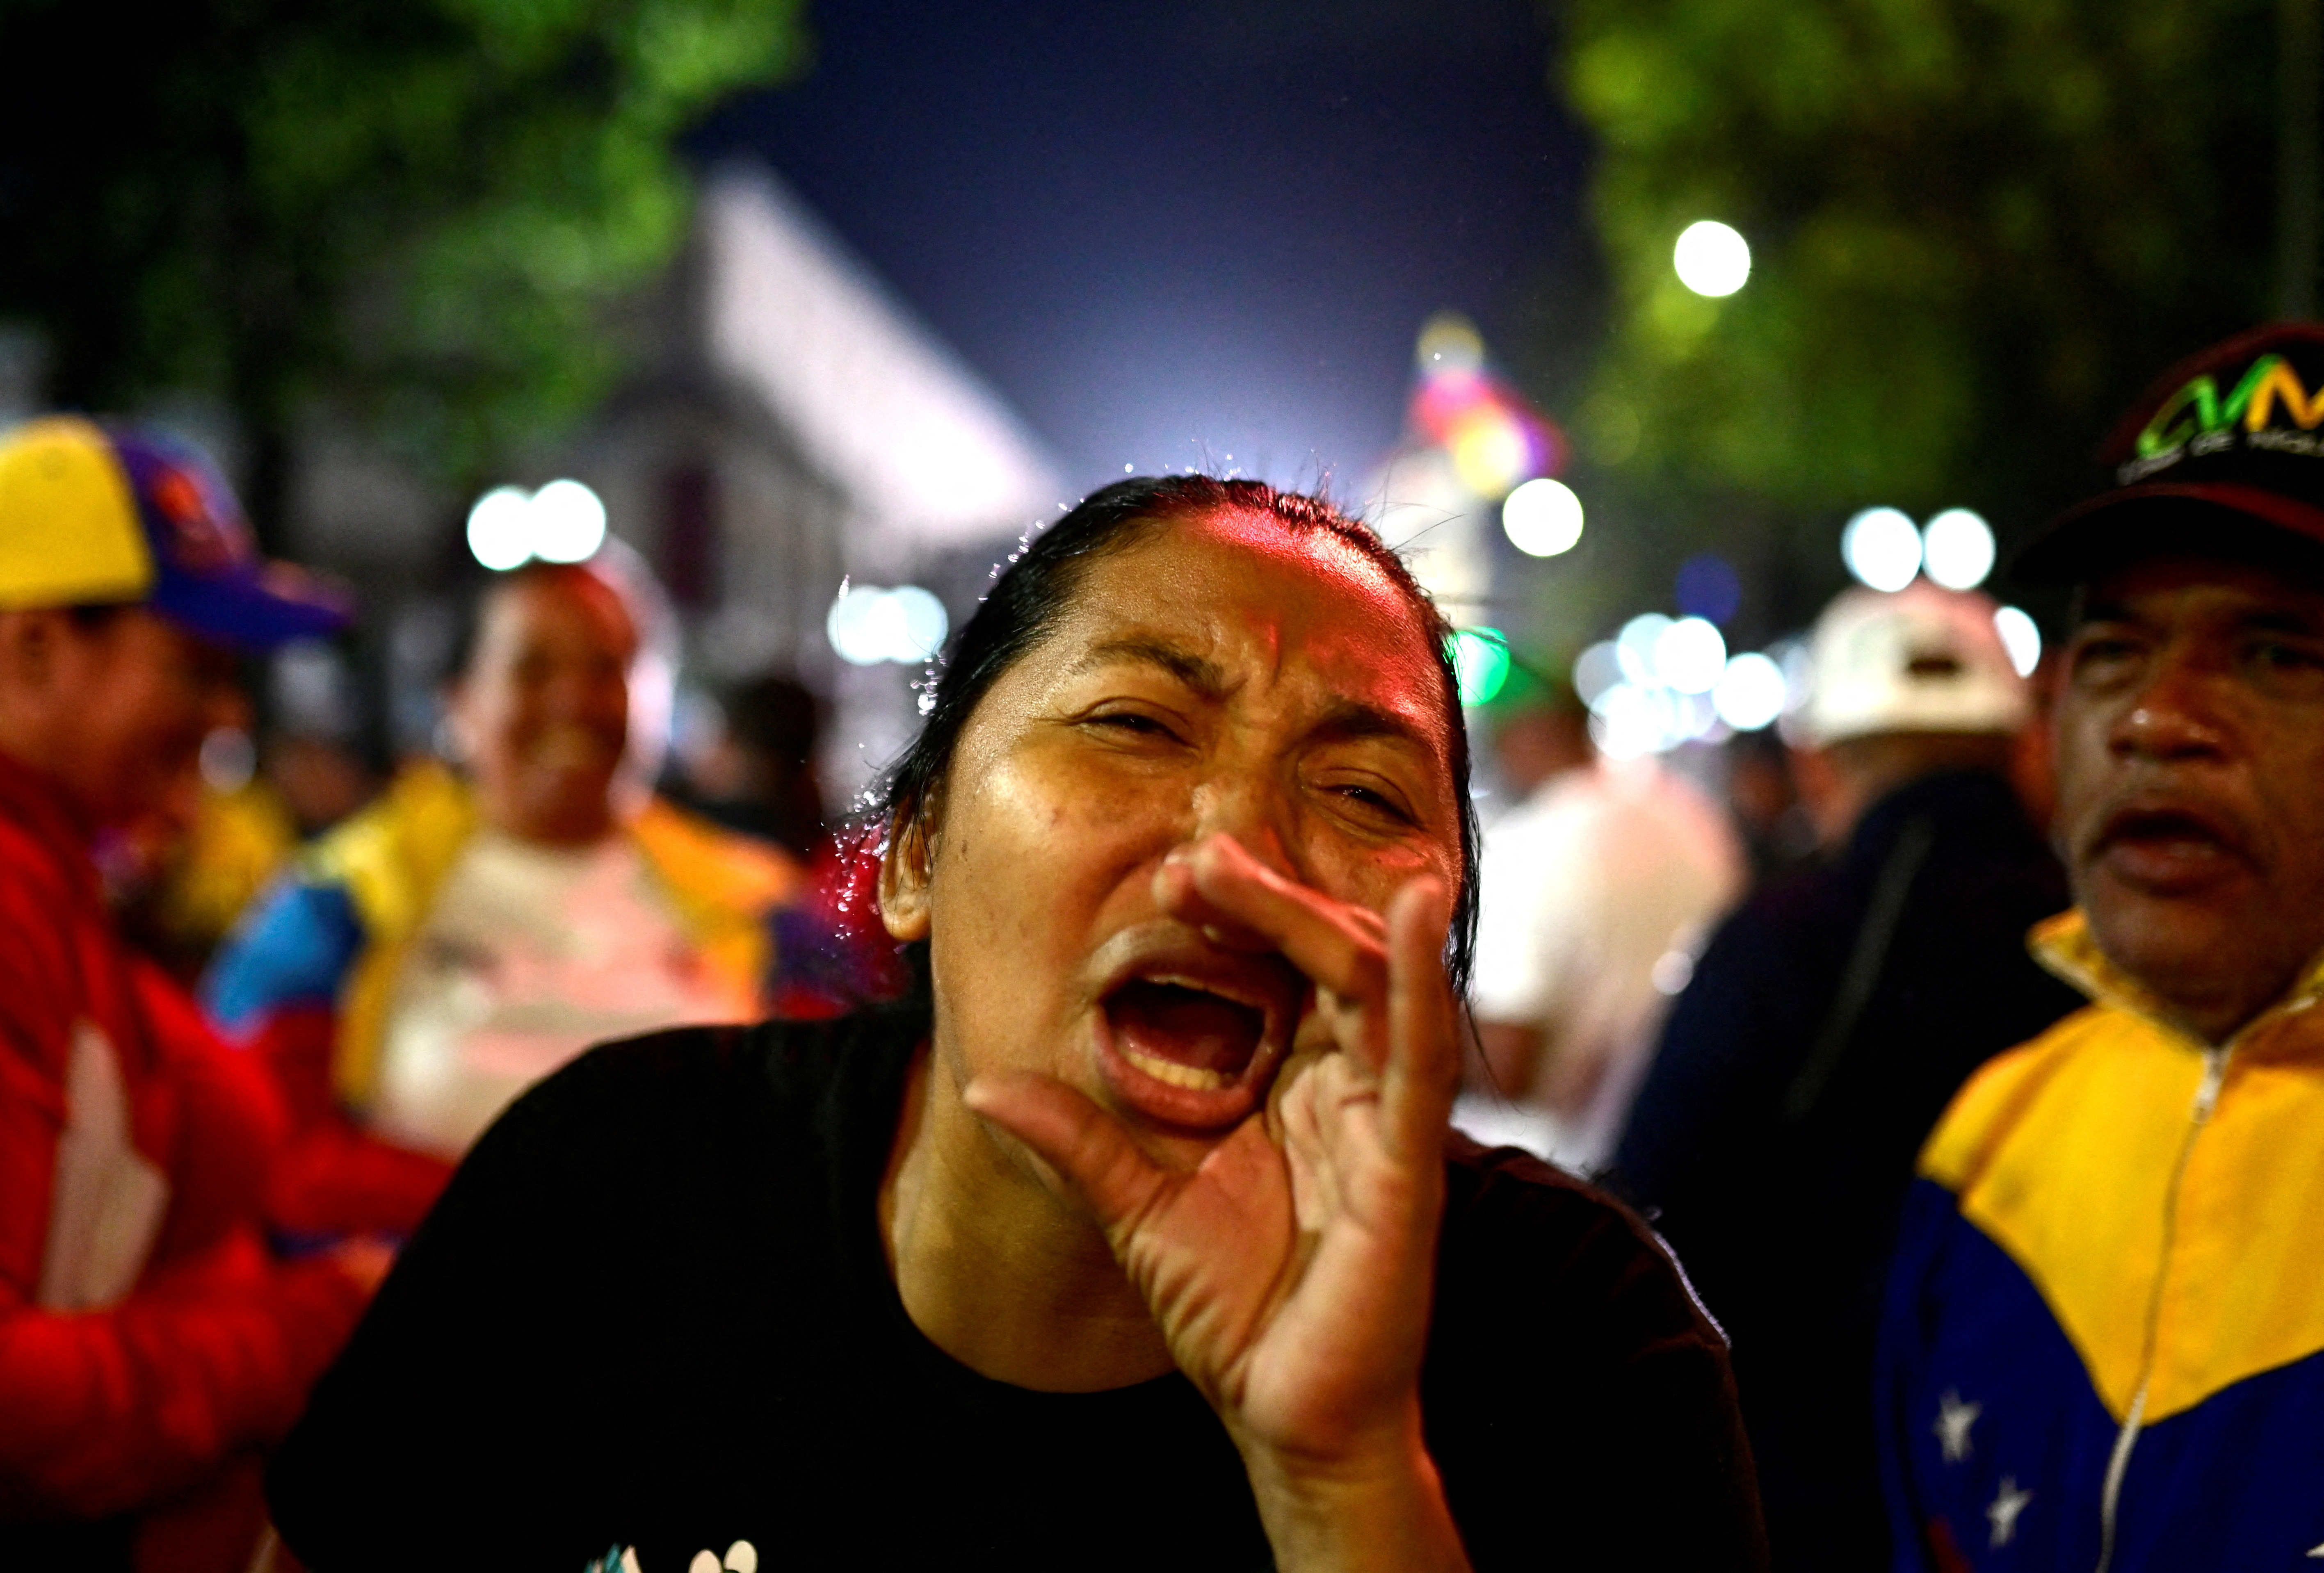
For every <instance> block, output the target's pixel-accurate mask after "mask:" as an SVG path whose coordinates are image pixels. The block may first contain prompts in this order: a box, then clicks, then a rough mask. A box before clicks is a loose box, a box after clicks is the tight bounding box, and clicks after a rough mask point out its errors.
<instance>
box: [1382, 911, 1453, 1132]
mask: <svg viewBox="0 0 2324 1573" xmlns="http://www.w3.org/2000/svg"><path fill="white" fill-rule="evenodd" d="M1451 922H1452V902H1451V899H1450V897H1448V895H1447V893H1446V891H1445V889H1444V887H1443V884H1442V883H1441V882H1439V881H1438V880H1437V879H1435V878H1432V877H1430V876H1428V875H1423V876H1421V877H1420V878H1416V879H1414V880H1411V881H1409V882H1408V883H1407V884H1406V886H1405V887H1404V888H1403V889H1401V890H1399V891H1397V893H1396V898H1395V899H1394V900H1392V901H1390V902H1389V903H1388V1064H1387V1067H1386V1069H1385V1070H1384V1072H1382V1074H1381V1077H1380V1117H1381V1118H1380V1127H1381V1136H1382V1139H1383V1140H1384V1141H1385V1142H1387V1143H1388V1145H1389V1146H1390V1150H1391V1151H1392V1152H1393V1153H1394V1154H1396V1155H1397V1156H1399V1157H1402V1156H1406V1155H1411V1154H1419V1153H1426V1152H1434V1150H1435V1147H1436V1145H1437V1144H1439V1143H1441V1141H1442V1140H1443V1131H1444V1127H1445V1124H1446V1122H1447V1121H1448V1120H1449V1119H1450V1118H1452V1097H1453V1093H1454V1092H1455V1090H1457V1088H1458V1084H1459V1082H1460V1079H1461V1050H1460V1039H1459V1036H1458V1035H1457V1034H1456V1033H1455V1032H1454V1030H1453V1023H1452V997H1451V995H1450V993H1449V991H1448V990H1447V989H1446V988H1445V986H1444V961H1443V957H1444V931H1445V929H1446V928H1447V927H1448V926H1449V925H1450V924H1451Z"/></svg>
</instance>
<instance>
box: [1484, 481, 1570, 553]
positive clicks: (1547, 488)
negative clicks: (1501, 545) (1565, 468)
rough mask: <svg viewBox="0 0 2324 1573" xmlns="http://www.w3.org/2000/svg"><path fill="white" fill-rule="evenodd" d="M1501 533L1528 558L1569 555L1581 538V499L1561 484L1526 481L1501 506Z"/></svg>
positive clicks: (1556, 482)
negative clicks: (1568, 552)
mask: <svg viewBox="0 0 2324 1573" xmlns="http://www.w3.org/2000/svg"><path fill="white" fill-rule="evenodd" d="M1501 529H1502V531H1503V532H1504V533H1505V534H1507V535H1508V538H1509V544H1510V545H1511V546H1514V547H1517V550H1519V551H1521V552H1523V553H1525V554H1526V556H1527V557H1555V556H1557V555H1558V554H1559V553H1560V552H1567V551H1572V549H1573V543H1574V542H1576V541H1578V540H1580V539H1581V538H1582V499H1581V498H1579V497H1577V496H1575V495H1574V494H1573V488H1572V487H1571V486H1569V485H1567V484H1566V483H1564V482H1563V481H1553V480H1551V479H1550V478H1549V477H1548V476H1546V475H1544V476H1542V477H1540V478H1539V479H1537V480H1532V481H1527V482H1526V483H1525V484H1524V485H1522V486H1520V487H1518V488H1517V490H1516V491H1514V492H1510V493H1509V494H1508V498H1507V499H1506V500H1505V501H1503V502H1502V503H1501Z"/></svg>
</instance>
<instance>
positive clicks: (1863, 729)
mask: <svg viewBox="0 0 2324 1573" xmlns="http://www.w3.org/2000/svg"><path fill="white" fill-rule="evenodd" d="M1994 610H1995V608H1994V604H1993V603H1992V602H1991V601H1989V600H1987V598H1986V597H1984V596H1982V595H1977V594H1969V593H1959V592H1955V591H1950V590H1941V589H1939V588H1938V587H1937V586H1935V585H1933V584H1929V583H1928V582H1927V581H1926V580H1917V581H1915V582H1914V584H1912V585H1911V586H1909V587H1908V588H1906V589H1904V590H1902V591H1899V592H1896V593H1880V592H1877V591H1873V590H1864V589H1853V590H1849V591H1846V592H1844V593H1841V594H1840V596H1839V598H1838V599H1836V600H1835V601H1833V602H1832V603H1831V606H1829V607H1828V608H1827V609H1826V610H1825V612H1824V613H1823V615H1822V617H1821V619H1820V620H1819V621H1818V622H1817V624H1816V627H1815V631H1814V635H1813V638H1812V645H1811V655H1812V672H1813V676H1812V687H1811V689H1810V692H1809V694H1808V696H1807V699H1806V702H1805V704H1804V705H1803V708H1802V709H1801V711H1800V712H1799V713H1798V714H1797V716H1796V717H1795V724H1796V727H1797V737H1798V741H1799V744H1800V747H1799V749H1798V750H1797V753H1798V756H1799V758H1798V759H1797V774H1798V777H1799V779H1800V780H1801V781H1802V782H1803V785H1804V786H1806V787H1808V790H1807V793H1806V795H1805V796H1806V802H1807V805H1808V806H1809V807H1810V809H1811V811H1812V813H1813V814H1814V815H1815V816H1816V819H1817V821H1818V824H1819V829H1820V830H1821V835H1822V840H1823V842H1824V843H1825V844H1826V845H1827V846H1828V847H1830V848H1831V855H1830V857H1829V858H1828V860H1825V861H1823V862H1821V863H1820V864H1816V865H1812V866H1809V867H1806V868H1803V869H1799V870H1796V871H1794V872H1793V873H1791V874H1789V875H1785V876H1781V877H1778V878H1776V879H1775V880H1774V881H1772V882H1770V883H1769V884H1767V885H1766V886H1764V887H1762V888H1760V889H1758V890H1757V892H1755V893H1754V894H1753V895H1752V897H1750V899H1749V900H1748V901H1747V902H1745V903H1744V905H1743V906H1741V907H1739V908H1738V909H1737V910H1736V912H1735V913H1734V914H1733V915H1731V916H1729V918H1728V919H1727V920H1726V922H1725V923H1723V924H1720V927H1719V929H1718V932H1717V933H1716V934H1714V935H1713V936H1712V938H1711V944H1710V947H1709V949H1708V950H1706V951H1705V952H1703V955H1702V958H1701V962H1700V964H1699V965H1698V966H1697V967H1696V968H1695V970H1694V976H1693V979H1692V981H1691V982H1690V983H1689V984H1688V986H1687V988H1686V990H1685V992H1684V993H1683V994H1681V995H1680V996H1679V998H1678V1002H1677V1004H1676V1006H1675V1007H1674V1009H1673V1010H1672V1012H1671V1016H1670V1019H1669V1021H1668V1022H1667V1024H1666V1025H1665V1027H1664V1029H1663V1035H1662V1044H1661V1046H1660V1048H1659V1050H1658V1051H1657V1053H1656V1054H1655V1061H1654V1066H1653V1069H1652V1070H1651V1071H1650V1072H1648V1073H1647V1077H1646V1085H1645V1086H1644V1088H1642V1089H1641V1090H1640V1092H1639V1095H1638V1099H1637V1103H1636V1104H1635V1106H1634V1107H1633V1108H1632V1109H1631V1111H1630V1121H1629V1125H1628V1129H1627V1130H1626V1131H1625V1132H1624V1133H1623V1136H1622V1142H1621V1146H1620V1149H1619V1153H1618V1158H1617V1162H1616V1174H1617V1178H1618V1185H1619V1186H1620V1187H1621V1188H1623V1189H1624V1190H1625V1191H1627V1193H1628V1194H1629V1195H1630V1197H1631V1198H1632V1199H1633V1200H1636V1201H1637V1202H1639V1203H1640V1204H1642V1205H1643V1206H1646V1207H1647V1208H1649V1209H1651V1210H1653V1211H1652V1212H1651V1214H1650V1216H1652V1217H1654V1219H1655V1226H1656V1227H1657V1228H1660V1229H1661V1230H1662V1232H1663V1234H1664V1236H1665V1238H1667V1239H1669V1241H1670V1242H1671V1244H1672V1246H1673V1247H1674V1249H1675V1250H1677V1252H1678V1253H1679V1256H1680V1259H1681V1260H1682V1261H1683V1262H1684V1263H1685V1264H1686V1266H1687V1272H1688V1274H1690V1275H1691V1276H1692V1278H1693V1280H1694V1283H1695V1285H1696V1287H1697V1288H1699V1289H1700V1290H1701V1292H1702V1295H1703V1299H1704V1301H1705V1302H1707V1303H1708V1304H1709V1305H1710V1307H1711V1314H1713V1315H1714V1316H1717V1317H1718V1318H1719V1319H1720V1321H1721V1323H1722V1324H1723V1325H1724V1326H1725V1327H1726V1328H1727V1329H1728V1330H1729V1333H1730V1335H1731V1336H1732V1337H1733V1338H1734V1339H1735V1350H1736V1356H1735V1360H1736V1374H1737V1381H1738V1385H1739V1386H1740V1388H1741V1391H1742V1394H1743V1412H1744V1418H1745V1420H1746V1421H1747V1422H1748V1424H1749V1426H1750V1428H1751V1441H1752V1450H1753V1453H1754V1456H1755V1457H1756V1458H1757V1459H1758V1461H1759V1468H1760V1477H1761V1493H1762V1496H1763V1500H1764V1501H1765V1502H1766V1505H1767V1522H1768V1539H1769V1542H1770V1544H1771V1546H1772V1548H1773V1550H1774V1552H1775V1559H1776V1565H1777V1566H1778V1567H1779V1568H1818V1569H1821V1568H1833V1569H1840V1568H1847V1569H1856V1568H1869V1567H1874V1566H1877V1564H1878V1562H1879V1561H1880V1559H1881V1557H1882V1554H1883V1551H1884V1548H1885V1531H1884V1529H1883V1525H1882V1519H1881V1513H1880V1495H1879V1486H1878V1482H1877V1478H1876V1476H1875V1474H1874V1470H1873V1467H1872V1445H1871V1440H1872V1439H1871V1425H1872V1414H1871V1403H1870V1393H1871V1373H1872V1347H1873V1342H1874V1338H1875V1334H1876V1331H1877V1327H1878V1324H1879V1307H1880V1295H1881V1288H1882V1285H1883V1283H1885V1282H1886V1267H1887V1262H1888V1256H1889V1251H1890V1248H1891V1246H1892V1244H1893V1242H1894V1239H1895V1227H1896V1214H1897V1210H1898V1209H1899V1208H1900V1207H1901V1206H1902V1204H1903V1201H1904V1191H1905V1188H1906V1186H1907V1185H1908V1184H1909V1182H1910V1181H1911V1179H1912V1170H1913V1155H1914V1153H1915V1152H1917V1151H1918V1150H1919V1148H1920V1145H1921V1142H1922V1141H1923V1138H1925V1137H1926V1136H1927V1135H1928V1132H1929V1128H1930V1127H1932V1125H1934V1124H1935V1123H1936V1118H1937V1116H1938V1115H1939V1114H1940V1113H1941V1111H1942V1110H1943V1108H1944V1106H1945V1102H1946V1100H1947V1099H1950V1097H1951V1096H1952V1094H1953V1092H1954V1090H1955V1089H1957V1088H1958V1087H1960V1084H1961V1082H1962V1081H1963V1080H1964V1079H1965V1078H1967V1077H1968V1075H1969V1072H1971V1071H1973V1070H1975V1069H1976V1068H1977V1066H1978V1064H1979V1063H1981V1062H1983V1061H1985V1060H1986V1059H1987V1057H1989V1056H1991V1055H1993V1054H1997V1053H2000V1052H2001V1051H2002V1050H2004V1049H2006V1048H2008V1047H2009V1046H2010V1045H2012V1044H2017V1043H2022V1042H2023V1041H2024V1039H2025V1038H2026V1037H2028V1036H2029V1035H2032V1034H2033V1033H2035V1032H2038V1031H2040V1030H2041V1029H2042V1028H2043V1027H2044V1026H2048V1025H2049V1024H2050V1023H2051V1022H2052V1021H2055V1020H2056V1019H2057V1018H2058V1017H2059V1016H2063V1015H2064V1014H2065V1013H2066V1012H2068V1011H2069V1010H2071V1009H2072V1008H2073V1007H2074V1004H2075V1000H2074V997H2073V994H2072V991H2071V990H2070V989H2067V988H2066V987H2065V986H2064V985H2063V984H2061V983H2060V982H2059V981H2058V980H2056V979H2054V978H2052V977H2050V976H2049V975H2048V974H2047V973H2045V972H2043V970H2041V969H2040V968H2039V967H2037V966H2036V965H2035V964H2034V963H2033V959H2032V958H2031V957H2030V956H2029V955H2028V954H2027V953H2026V951H2025V945H2024V935H2025V931H2026V929H2027V928H2028V927H2029V926H2030V925H2032V924H2034V923H2035V922H2037V921H2039V920H2040V919H2042V918H2045V917H2048V916H2051V915H2053V914H2055V913H2056V912H2058V911H2059V910H2060V909H2061V907H2063V906H2065V904H2066V889H2065V877H2064V874H2063V871H2062V870H2061V869H2060V868H2059V867H2058V863H2057V860H2056V859H2055V858H2053V857H2052V855H2051V853H2050V851H2049V849H2048V848H2047V847H2046V846H2045V845H2044V844H2043V839H2042V834H2041V832H2040V831H2039V830H2037V829H2036V828H2035V826H2034V825H2033V823H2032V822H2031V821H2030V820H2029V819H2028V818H2027V816H2026V814H2025V810H2024V806H2023V805H2022V804H2021V802H2020V800H2019V797H2018V796H2017V793H2016V791H2015V788H2014V787H2013V786H2012V783H2011V774H2010V771H2011V765H2012V762H2013V759H2014V758H2015V753H2016V747H2017V744H2016V740H2017V738H2018V736H2019V734H2020V733H2021V732H2022V731H2024V729H2025V727H2026V726H2027V725H2028V723H2029V722H2030V721H2031V719H2032V704H2031V700H2030V696H2029V695H2028V693H2027V689H2026V685H2025V683H2024V680H2023V679H2022V678H2020V677H2019V676H2018V675H2017V672H2016V669H2015V667H2013V666H2012V665H2011V664H2010V660H2009V655H2008V652H2007V650H2006V649H2005V648H2004V646H2003V644H2002V642H2001V638H2000V635H1999V634H1998V633H1997V631H1996V630H1995V627H1994V621H1993V613H1994Z"/></svg>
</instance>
